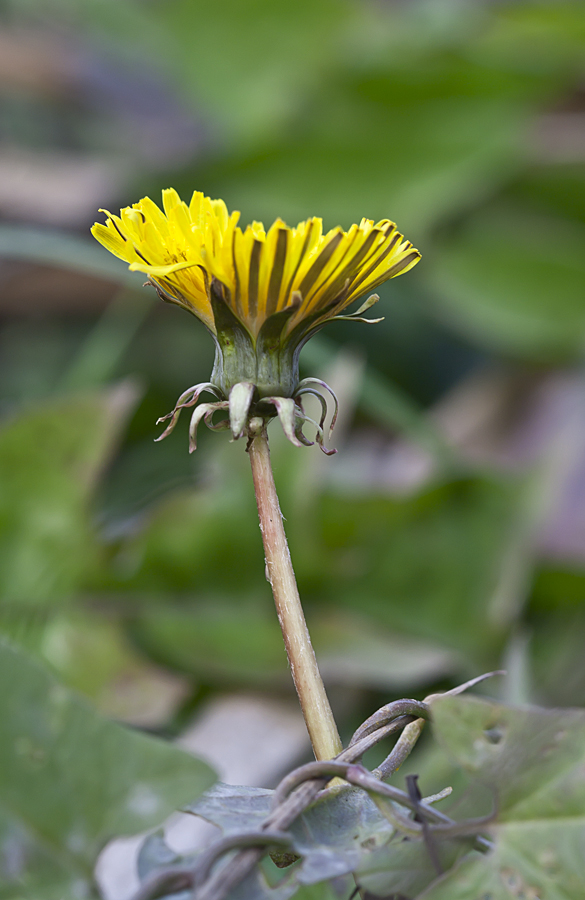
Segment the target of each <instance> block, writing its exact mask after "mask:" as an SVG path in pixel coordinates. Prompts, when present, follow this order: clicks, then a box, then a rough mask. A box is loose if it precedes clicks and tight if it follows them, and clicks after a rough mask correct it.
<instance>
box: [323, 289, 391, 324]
mask: <svg viewBox="0 0 585 900" xmlns="http://www.w3.org/2000/svg"><path fill="white" fill-rule="evenodd" d="M379 299H380V297H379V296H378V294H372V295H371V297H368V299H367V300H366V301H365V303H362V305H361V306H360V308H359V309H356V311H355V312H354V313H348V314H347V315H346V316H333V320H334V321H346V322H365V323H366V325H377V324H378V322H383V321H384V316H382V317H381V318H380V319H365V318H364V316H363V314H364V313H365V312H367V311H368V309H371V308H372V306H374V304H375V303H377V302H378V300H379Z"/></svg>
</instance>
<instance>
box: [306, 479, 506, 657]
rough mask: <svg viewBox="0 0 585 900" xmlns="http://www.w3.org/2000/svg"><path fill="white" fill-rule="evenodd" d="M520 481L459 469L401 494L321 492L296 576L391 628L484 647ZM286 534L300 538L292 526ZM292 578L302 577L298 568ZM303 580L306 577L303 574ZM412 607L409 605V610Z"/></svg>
mask: <svg viewBox="0 0 585 900" xmlns="http://www.w3.org/2000/svg"><path fill="white" fill-rule="evenodd" d="M522 490H523V485H522V484H521V483H518V482H517V481H512V480H509V479H505V478H496V477H493V478H489V477H485V478H467V479H460V480H458V481H454V482H451V483H446V484H442V485H438V486H436V485H435V486H431V487H427V488H424V489H422V490H421V491H420V492H419V493H418V494H416V495H414V496H408V497H391V496H383V495H380V494H379V493H378V494H377V495H374V493H373V492H372V493H370V494H366V495H364V494H362V495H357V493H356V492H352V493H349V492H348V494H346V495H342V494H341V493H340V494H334V493H332V492H330V493H328V494H326V495H325V496H324V497H323V498H322V501H321V508H320V509H319V510H318V512H317V513H316V515H318V516H319V518H318V527H319V532H318V535H317V536H315V534H314V532H313V531H310V532H309V533H308V536H307V540H311V542H312V546H313V547H314V548H317V550H318V556H316V558H315V560H314V569H313V570H312V571H311V570H309V571H307V572H304V571H303V569H301V568H300V567H297V568H298V574H299V576H302V575H304V576H305V577H306V578H307V579H308V580H309V575H311V576H312V585H311V587H312V590H313V593H314V594H317V595H318V596H319V597H320V598H323V597H327V598H328V601H329V603H330V604H333V603H335V605H336V607H337V608H339V605H342V606H343V607H344V608H345V609H348V610H349V609H354V610H359V612H360V614H361V615H365V616H367V617H368V618H371V619H372V620H373V621H376V622H379V623H380V624H383V625H385V626H386V627H387V628H388V629H391V630H392V631H397V632H399V633H404V634H410V635H412V636H413V637H414V636H416V637H417V638H420V639H424V640H425V641H429V642H432V643H433V644H435V645H436V644H440V645H442V646H443V647H446V648H450V649H452V650H463V651H464V652H466V653H470V654H472V655H473V657H474V665H481V663H479V662H478V658H477V654H478V653H481V654H486V656H485V659H486V661H487V660H491V659H492V656H491V654H492V653H493V652H494V650H495V649H496V648H497V646H498V643H499V641H500V640H501V628H500V625H499V624H498V623H497V622H496V621H495V620H494V618H493V617H491V616H490V612H491V605H492V599H493V597H494V596H496V593H497V589H498V588H499V586H500V584H501V582H502V577H503V575H502V573H503V570H504V562H505V560H506V554H507V552H508V550H509V546H510V544H511V542H512V541H513V540H514V539H515V534H516V530H517V528H518V522H519V509H520V508H521V504H522V502H523V500H522ZM294 537H295V540H294V542H293V541H291V544H292V545H293V546H292V550H293V556H294V557H295V558H296V559H298V558H299V557H298V554H297V553H296V551H297V544H298V546H299V547H303V549H304V554H303V555H301V557H300V559H301V563H305V565H306V562H305V560H306V559H307V557H308V554H309V548H304V546H303V544H301V543H300V537H302V536H299V535H298V534H297V533H296V532H295V534H294ZM299 580H301V578H299ZM309 584H311V581H309ZM414 610H416V613H415V614H413V611H414Z"/></svg>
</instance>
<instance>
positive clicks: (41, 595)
mask: <svg viewBox="0 0 585 900" xmlns="http://www.w3.org/2000/svg"><path fill="white" fill-rule="evenodd" d="M135 401H136V392H135V390H134V389H133V388H132V387H131V386H130V385H128V384H126V385H120V386H119V387H117V388H114V389H109V390H105V391H99V392H91V393H86V394H79V395H76V396H71V397H67V398H64V399H59V400H55V401H51V402H45V403H44V404H41V405H38V406H36V407H33V408H30V409H27V410H25V411H24V412H22V413H20V414H18V415H17V416H16V417H15V418H13V419H12V420H9V421H7V422H5V423H4V426H3V428H2V429H1V430H0V472H1V473H2V474H1V475H0V596H2V597H3V598H4V599H5V600H7V601H14V602H15V601H18V602H21V603H26V604H28V605H32V604H39V603H42V604H49V603H54V602H62V601H63V600H64V599H66V598H67V597H68V596H69V595H70V594H71V593H72V592H73V591H74V590H75V589H76V588H77V587H78V585H79V584H80V582H81V581H82V580H83V578H84V576H86V575H87V572H88V570H89V568H90V567H91V566H92V565H93V564H94V561H95V555H96V545H95V542H94V538H93V533H92V527H91V523H90V519H89V510H88V504H89V500H90V498H91V495H92V493H93V490H94V488H95V484H96V480H97V478H98V476H99V474H100V472H101V470H102V468H103V466H104V464H105V463H106V462H107V460H108V458H109V456H110V454H111V453H112V450H113V448H114V446H115V442H116V440H117V438H118V436H119V434H120V431H121V429H122V427H123V425H124V424H125V422H126V420H127V417H128V415H129V413H130V412H131V410H132V408H133V406H134V403H135Z"/></svg>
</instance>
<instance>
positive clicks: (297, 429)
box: [157, 378, 338, 456]
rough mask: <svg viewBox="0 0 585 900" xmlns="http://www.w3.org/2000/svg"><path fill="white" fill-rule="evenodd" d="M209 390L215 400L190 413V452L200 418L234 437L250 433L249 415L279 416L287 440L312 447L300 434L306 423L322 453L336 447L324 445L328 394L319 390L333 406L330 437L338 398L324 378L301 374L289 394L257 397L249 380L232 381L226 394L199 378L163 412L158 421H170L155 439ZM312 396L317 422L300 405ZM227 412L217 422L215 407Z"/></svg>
mask: <svg viewBox="0 0 585 900" xmlns="http://www.w3.org/2000/svg"><path fill="white" fill-rule="evenodd" d="M204 390H207V391H210V393H213V394H215V396H216V397H217V400H216V402H215V403H202V404H201V405H200V406H197V407H196V409H195V410H194V412H193V415H192V416H191V423H190V426H189V452H190V453H193V451H194V450H195V449H196V448H197V428H198V426H199V424H200V422H201V420H203V421H204V422H205V424H206V425H207V427H208V428H211V430H212V431H224V430H227V429H231V432H232V435H233V438H234V440H237V439H238V438H240V437H243V436H244V435H246V434H249V429H250V422H251V421H252V419H256V418H260V419H262V420H263V421H264V423H268V422H269V421H270V420H271V419H273V418H274V417H275V416H278V418H279V420H280V423H281V425H282V428H283V431H284V433H285V435H286V437H287V438H288V440H289V441H290V442H291V443H292V444H294V445H295V446H296V447H300V446H302V445H304V446H306V447H311V446H313V444H314V443H315V441H310V440H309V439H308V438H307V437H306V435H305V434H303V431H302V429H303V426H304V425H305V424H309V425H311V426H312V427H314V428H315V431H316V441H317V444H318V445H319V447H320V448H321V450H322V451H323V453H326V454H327V455H328V456H330V455H331V454H333V453H335V452H336V451H335V450H328V449H327V448H326V447H325V432H324V426H325V420H326V418H327V415H328V413H329V405H328V402H327V398H326V397H325V396H324V395H323V393H322V390H325V391H327V392H328V393H329V394H331V397H332V398H333V403H334V408H333V416H332V418H331V424H330V426H329V437H331V433H332V431H333V427H334V425H335V422H336V420H337V413H338V402H337V397H336V396H335V393H334V392H333V391H332V390H331V388H330V387H329V385H328V384H326V382H324V381H321V380H320V379H319V378H304V379H303V381H301V382H300V383H299V385H298V387H297V389H296V390H295V392H294V395H293V396H292V397H280V396H277V395H274V396H270V397H261V396H260V397H259V396H258V390H257V386H256V385H255V384H254V383H253V382H251V381H243V382H242V381H241V382H238V383H237V384H235V385H234V386H233V387H232V388H231V390H230V392H229V397H226V396H225V395H224V394H222V392H221V391H220V390H219V388H218V387H217V386H216V385H213V384H211V382H202V383H201V384H196V385H194V386H193V387H190V388H189V389H188V390H187V391H184V392H183V393H182V394H181V396H180V397H179V399H178V400H177V403H176V405H175V408H174V409H173V410H172V412H170V413H168V414H167V415H166V416H163V417H162V418H160V419H159V420H158V421H159V422H164V421H166V420H167V419H170V420H171V421H170V424H169V425H168V426H167V428H166V429H165V431H164V432H163V433H162V434H161V436H160V437H159V438H157V440H162V439H163V438H164V437H166V436H167V435H168V434H170V432H171V431H172V429H173V428H174V427H175V424H176V422H177V419H178V417H179V415H180V413H181V410H182V409H185V408H186V407H190V406H195V404H196V403H197V400H198V398H199V396H200V394H201V393H202V392H203V391H204ZM305 396H311V397H315V399H316V400H318V401H319V404H320V406H321V416H320V419H319V421H318V422H316V421H315V420H314V419H312V418H310V417H309V416H307V415H306V413H305V410H304V409H303V397H305ZM226 410H227V412H228V415H227V417H225V418H223V419H221V420H220V421H219V422H214V421H213V416H214V414H215V413H216V412H218V411H226Z"/></svg>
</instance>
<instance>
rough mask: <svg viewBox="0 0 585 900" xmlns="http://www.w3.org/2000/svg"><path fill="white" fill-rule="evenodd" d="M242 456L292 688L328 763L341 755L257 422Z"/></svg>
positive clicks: (264, 439) (313, 740)
mask: <svg viewBox="0 0 585 900" xmlns="http://www.w3.org/2000/svg"><path fill="white" fill-rule="evenodd" d="M248 452H249V454H250V462H251V464H252V477H253V479H254V490H255V492H256V503H257V505H258V515H259V517H260V530H261V532H262V540H263V542H264V553H265V555H266V576H267V578H268V581H269V582H270V585H271V587H272V593H273V595H274V602H275V604H276V611H277V613H278V620H279V622H280V627H281V628H282V634H283V637H284V644H285V647H286V652H287V655H288V660H289V663H290V668H291V673H292V677H293V681H294V685H295V688H296V691H297V694H298V697H299V700H300V703H301V709H302V711H303V716H304V717H305V723H306V725H307V731H308V732H309V737H310V738H311V743H312V745H313V751H314V753H315V757H316V758H317V759H318V760H328V759H333V757H334V756H336V755H337V754H338V753H339V752H340V751H341V741H340V738H339V734H338V731H337V726H336V725H335V720H334V718H333V713H332V712H331V706H330V705H329V700H328V699H327V694H326V693H325V686H324V684H323V681H322V679H321V675H320V673H319V668H318V666H317V659H316V657H315V652H314V650H313V647H312V645H311V638H310V636H309V630H308V628H307V623H306V621H305V616H304V614H303V608H302V606H301V599H300V597H299V591H298V588H297V582H296V579H295V573H294V571H293V567H292V562H291V558H290V552H289V549H288V543H287V540H286V534H285V532H284V527H283V524H282V513H281V511H280V505H279V502H278V496H277V493H276V487H275V485H274V477H273V474H272V466H271V464H270V450H269V448H268V436H267V434H266V427H265V425H264V423H263V422H262V420H261V419H258V420H252V422H251V423H250V442H249V446H248Z"/></svg>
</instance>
